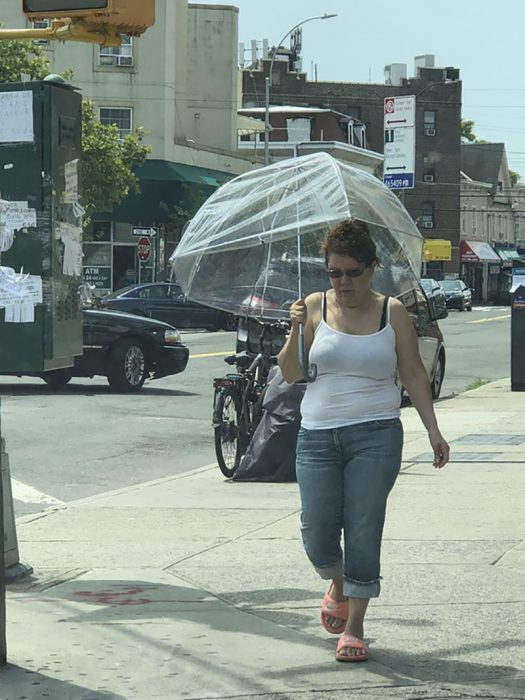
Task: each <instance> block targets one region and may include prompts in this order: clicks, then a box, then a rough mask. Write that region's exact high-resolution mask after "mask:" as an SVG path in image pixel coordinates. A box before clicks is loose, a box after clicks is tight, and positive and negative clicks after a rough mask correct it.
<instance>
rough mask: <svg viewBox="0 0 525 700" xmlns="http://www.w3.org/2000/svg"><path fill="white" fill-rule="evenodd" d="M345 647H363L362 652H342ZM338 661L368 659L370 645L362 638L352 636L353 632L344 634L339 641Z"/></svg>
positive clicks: (336, 656) (336, 654)
mask: <svg viewBox="0 0 525 700" xmlns="http://www.w3.org/2000/svg"><path fill="white" fill-rule="evenodd" d="M343 649H346V650H347V651H348V649H361V651H362V652H364V653H362V654H341V652H342V651H343ZM335 658H336V659H337V661H367V660H368V647H367V646H366V644H365V643H364V642H363V640H362V639H358V638H357V637H354V636H352V635H351V634H343V636H342V637H341V638H340V639H339V641H338V642H337V651H336V652H335Z"/></svg>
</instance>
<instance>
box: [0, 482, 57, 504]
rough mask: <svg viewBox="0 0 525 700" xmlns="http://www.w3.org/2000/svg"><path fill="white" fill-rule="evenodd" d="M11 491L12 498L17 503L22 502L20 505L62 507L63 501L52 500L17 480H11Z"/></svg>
mask: <svg viewBox="0 0 525 700" xmlns="http://www.w3.org/2000/svg"><path fill="white" fill-rule="evenodd" d="M11 490H12V492H13V498H16V500H17V501H22V503H39V504H40V505H45V506H62V505H64V501H59V500H58V498H53V496H49V495H48V494H47V493H42V492H41V491H37V490H36V489H34V488H33V487H32V486H28V485H27V484H23V483H22V482H21V481H17V479H11Z"/></svg>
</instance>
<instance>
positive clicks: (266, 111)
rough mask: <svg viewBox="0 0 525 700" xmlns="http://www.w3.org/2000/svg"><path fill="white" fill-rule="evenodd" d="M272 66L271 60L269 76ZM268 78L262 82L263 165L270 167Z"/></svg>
mask: <svg viewBox="0 0 525 700" xmlns="http://www.w3.org/2000/svg"><path fill="white" fill-rule="evenodd" d="M272 66H273V58H272V62H271V63H270V75H271V70H272ZM269 139H270V77H269V76H268V75H267V76H266V79H265V81H264V164H265V165H270V141H269Z"/></svg>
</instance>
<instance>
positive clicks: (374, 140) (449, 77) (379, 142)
mask: <svg viewBox="0 0 525 700" xmlns="http://www.w3.org/2000/svg"><path fill="white" fill-rule="evenodd" d="M279 54H282V49H279ZM279 58H281V56H279ZM270 63H271V61H270V59H266V60H261V61H259V62H258V64H257V65H256V66H255V67H251V68H249V69H245V70H243V71H242V92H243V107H244V108H254V107H262V106H263V105H264V85H265V78H266V76H267V75H268V72H269V69H270ZM416 70H417V77H415V78H408V79H407V78H400V79H399V81H398V82H399V83H400V84H398V85H392V84H373V83H366V84H360V83H337V82H318V81H309V80H307V77H306V74H305V73H302V72H297V71H295V70H294V67H293V63H292V62H290V61H287V60H275V61H274V64H273V70H272V79H271V82H272V86H271V92H270V103H271V105H276V106H277V105H296V106H302V107H313V108H321V109H330V110H334V111H336V112H340V113H342V114H345V115H349V116H351V117H355V118H356V119H358V120H360V121H361V122H363V123H364V124H365V125H366V145H367V148H369V149H371V150H372V151H377V152H379V153H383V151H384V129H383V109H384V107H383V105H384V99H385V97H391V96H398V95H415V96H416V174H415V180H416V182H415V187H414V189H413V190H405V191H404V192H403V194H402V195H401V196H402V197H403V198H404V203H405V206H406V208H407V209H408V211H409V212H410V214H411V215H412V217H413V219H414V221H415V222H416V223H417V224H418V226H419V227H420V229H421V231H422V233H423V235H424V236H425V238H426V239H428V240H429V243H428V244H427V248H428V249H429V250H431V249H432V239H445V240H447V241H450V244H451V260H450V261H440V260H437V261H436V260H434V261H432V262H430V263H428V273H429V274H431V275H432V276H434V277H437V278H440V277H441V276H442V275H444V274H446V273H449V274H450V273H455V274H458V273H459V239H460V157H461V155H460V141H461V81H460V80H459V70H458V69H456V68H434V67H421V66H418V67H417V69H416ZM314 129H315V126H313V127H312V131H313V130H314ZM279 138H280V137H279V135H278V133H272V132H270V146H271V142H272V140H274V139H275V140H278V139H279Z"/></svg>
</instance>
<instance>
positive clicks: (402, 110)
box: [385, 95, 416, 129]
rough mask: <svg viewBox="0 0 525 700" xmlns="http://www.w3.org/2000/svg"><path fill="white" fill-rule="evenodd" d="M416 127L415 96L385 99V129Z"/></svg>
mask: <svg viewBox="0 0 525 700" xmlns="http://www.w3.org/2000/svg"><path fill="white" fill-rule="evenodd" d="M415 125H416V98H415V97H414V95H402V96H400V97H387V98H385V129H393V128H395V127H407V126H412V127H413V126H415Z"/></svg>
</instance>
